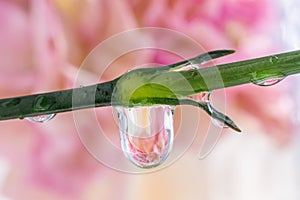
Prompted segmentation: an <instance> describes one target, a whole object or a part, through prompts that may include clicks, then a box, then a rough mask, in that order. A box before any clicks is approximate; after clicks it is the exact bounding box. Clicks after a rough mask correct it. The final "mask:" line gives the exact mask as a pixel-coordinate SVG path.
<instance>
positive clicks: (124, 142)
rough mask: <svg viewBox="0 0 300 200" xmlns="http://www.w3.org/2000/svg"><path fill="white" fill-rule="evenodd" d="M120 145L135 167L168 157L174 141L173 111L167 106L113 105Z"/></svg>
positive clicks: (144, 166)
mask: <svg viewBox="0 0 300 200" xmlns="http://www.w3.org/2000/svg"><path fill="white" fill-rule="evenodd" d="M115 109H116V110H117V113H118V118H119V126H120V127H119V128H120V140H121V148H122V151H123V153H124V154H125V156H126V157H127V158H128V159H129V160H130V161H131V162H132V163H133V164H135V165H136V166H138V167H141V168H151V167H155V166H158V165H160V164H162V163H163V161H164V160H165V159H166V158H167V157H168V155H169V153H170V151H171V149H172V144H173V140H174V128H173V110H172V108H171V107H169V106H148V107H147V106H143V107H133V108H124V107H116V108H115Z"/></svg>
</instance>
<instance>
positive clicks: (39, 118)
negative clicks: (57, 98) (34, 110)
mask: <svg viewBox="0 0 300 200" xmlns="http://www.w3.org/2000/svg"><path fill="white" fill-rule="evenodd" d="M55 115H56V114H55V113H53V114H49V115H39V116H34V117H26V118H25V119H27V120H28V121H30V122H38V123H43V122H47V121H49V120H51V119H53V118H54V117H55Z"/></svg>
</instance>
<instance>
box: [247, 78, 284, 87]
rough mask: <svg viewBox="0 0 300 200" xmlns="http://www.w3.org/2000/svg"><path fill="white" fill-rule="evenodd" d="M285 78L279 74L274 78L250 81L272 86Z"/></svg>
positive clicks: (259, 84)
mask: <svg viewBox="0 0 300 200" xmlns="http://www.w3.org/2000/svg"><path fill="white" fill-rule="evenodd" d="M284 78H285V76H280V77H276V78H270V79H263V80H253V81H252V83H254V84H255V85H258V86H272V85H275V84H277V83H279V82H280V81H282V80H283V79H284Z"/></svg>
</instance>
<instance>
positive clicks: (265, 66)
mask: <svg viewBox="0 0 300 200" xmlns="http://www.w3.org/2000/svg"><path fill="white" fill-rule="evenodd" d="M216 57H217V56H216ZM191 60H192V59H190V61H191ZM180 63H181V64H182V62H180ZM170 66H172V67H170V70H169V71H168V70H166V67H158V68H155V69H151V70H150V69H139V70H133V71H130V72H129V73H126V74H124V75H123V76H121V77H120V78H118V79H115V80H112V81H110V82H105V83H100V84H96V85H91V86H87V87H82V88H76V89H70V90H62V91H57V92H50V93H43V94H35V95H29V96H22V97H14V98H7V99H1V100H0V120H8V119H16V118H21V119H23V118H24V117H31V116H37V115H45V114H51V113H59V112H67V111H72V110H78V109H85V108H92V107H102V106H110V105H120V106H124V105H125V106H128V105H127V104H126V103H124V101H122V100H119V99H122V95H123V96H126V95H131V94H123V93H122V91H123V90H122V88H121V87H122V85H123V87H127V86H128V85H132V84H133V85H134V84H135V79H133V80H131V81H129V79H128V78H123V77H134V75H138V77H142V78H144V79H143V81H142V83H143V84H145V85H147V86H148V85H149V87H142V88H143V89H142V90H141V91H140V92H137V93H135V94H134V95H133V97H134V98H132V99H130V101H129V103H128V104H129V105H130V106H135V105H153V104H165V105H167V104H170V105H174V104H175V105H178V104H180V101H178V99H180V98H181V97H185V96H187V95H191V94H195V93H199V92H202V91H211V90H214V89H220V88H226V87H231V86H237V85H241V84H246V83H251V82H258V81H263V80H267V79H272V78H282V77H286V76H289V75H292V74H296V73H299V72H300V51H294V52H288V53H283V54H278V55H272V56H267V57H262V58H257V59H252V60H245V61H240V62H234V63H228V64H223V65H218V66H213V67H207V68H202V69H197V70H196V69H190V70H186V71H172V68H173V67H174V66H175V67H176V64H172V65H170ZM154 71H155V74H156V75H155V76H153V72H154ZM162 71H163V72H162ZM141 72H142V73H143V74H144V75H146V76H145V77H148V78H150V79H147V78H145V77H143V76H140V74H141ZM128 74H131V76H128ZM178 75H180V77H183V78H180V80H178ZM151 77H153V80H154V82H153V80H152V79H151ZM147 81H149V84H148V83H147ZM181 81H182V82H181ZM183 82H185V83H183ZM186 82H188V84H190V87H191V88H192V89H186V88H184V87H185V86H184V85H185V84H186ZM152 83H159V84H161V85H163V86H164V87H167V88H168V87H170V88H172V91H171V92H168V91H167V90H164V88H161V87H156V86H154V84H152ZM118 86H121V87H120V88H118ZM116 88H117V90H118V91H119V92H117V93H115V92H114V90H115V89H116ZM120 92H121V93H120ZM116 94H119V95H120V96H121V97H115V95H116ZM147 99H148V100H149V101H148V100H147Z"/></svg>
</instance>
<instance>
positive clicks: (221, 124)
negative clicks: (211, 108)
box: [210, 117, 228, 128]
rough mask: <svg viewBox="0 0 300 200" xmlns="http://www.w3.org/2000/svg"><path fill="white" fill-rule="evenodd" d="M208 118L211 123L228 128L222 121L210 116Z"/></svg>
mask: <svg viewBox="0 0 300 200" xmlns="http://www.w3.org/2000/svg"><path fill="white" fill-rule="evenodd" d="M210 119H211V122H212V123H213V125H215V126H217V127H219V128H228V126H227V125H226V124H225V123H224V122H221V121H219V120H217V119H215V118H213V117H211V118H210Z"/></svg>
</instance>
